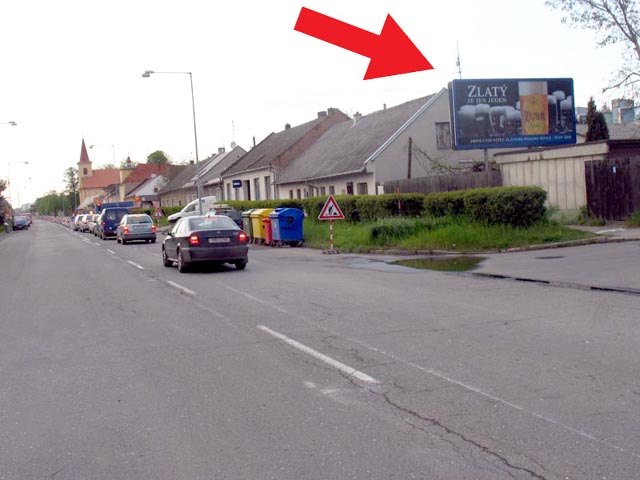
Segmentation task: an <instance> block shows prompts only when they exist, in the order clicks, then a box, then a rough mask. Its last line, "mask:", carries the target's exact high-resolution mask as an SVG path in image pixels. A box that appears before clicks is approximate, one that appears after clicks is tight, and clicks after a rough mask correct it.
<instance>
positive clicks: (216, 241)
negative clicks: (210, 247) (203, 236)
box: [209, 237, 230, 243]
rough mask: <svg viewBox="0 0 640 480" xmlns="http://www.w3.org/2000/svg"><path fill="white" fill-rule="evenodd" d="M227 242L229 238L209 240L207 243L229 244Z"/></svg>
mask: <svg viewBox="0 0 640 480" xmlns="http://www.w3.org/2000/svg"><path fill="white" fill-rule="evenodd" d="M229 241H230V239H229V237H215V238H210V239H209V243H229Z"/></svg>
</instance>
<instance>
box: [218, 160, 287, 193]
mask: <svg viewBox="0 0 640 480" xmlns="http://www.w3.org/2000/svg"><path fill="white" fill-rule="evenodd" d="M265 177H269V178H270V184H271V191H270V196H271V198H276V196H275V195H274V191H273V179H274V176H273V172H272V171H271V170H270V169H268V168H265V169H262V170H255V171H252V172H243V173H238V174H233V175H232V176H228V177H223V182H224V188H223V191H224V192H225V194H226V192H227V191H228V189H227V185H230V187H229V189H230V191H231V198H225V200H258V199H259V200H266V199H267V198H268V196H267V192H266V188H265ZM256 179H258V191H257V192H256V188H255V186H256V182H255V180H256ZM233 180H240V181H242V188H233ZM247 181H248V182H249V185H250V187H249V188H247V183H246V182H247Z"/></svg>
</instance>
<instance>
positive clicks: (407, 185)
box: [384, 170, 502, 194]
mask: <svg viewBox="0 0 640 480" xmlns="http://www.w3.org/2000/svg"><path fill="white" fill-rule="evenodd" d="M501 186H502V176H501V174H500V172H499V171H497V170H492V171H490V172H489V175H487V174H486V173H485V172H468V173H452V174H446V175H433V176H430V177H419V178H410V179H403V180H390V181H388V182H384V191H385V193H425V194H427V193H436V192H450V191H453V190H469V189H471V188H483V187H501Z"/></svg>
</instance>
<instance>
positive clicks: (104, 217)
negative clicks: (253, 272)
mask: <svg viewBox="0 0 640 480" xmlns="http://www.w3.org/2000/svg"><path fill="white" fill-rule="evenodd" d="M239 220H240V219H239ZM70 227H71V228H72V229H73V230H74V231H79V232H89V233H92V234H93V235H95V236H97V237H100V238H102V239H103V240H105V239H106V238H108V237H114V236H115V237H116V241H117V243H121V244H122V245H126V244H127V243H129V242H134V241H142V242H146V243H149V242H151V243H155V242H156V233H157V232H156V225H155V223H154V222H153V219H152V218H151V217H150V216H149V215H147V214H131V213H128V210H127V209H126V208H106V209H104V210H103V211H102V212H101V213H100V214H99V215H95V214H81V215H77V216H76V217H75V218H74V219H73V221H72V222H70ZM165 235H166V236H165V237H164V240H163V242H162V263H163V265H164V266H165V267H171V266H173V265H174V263H175V264H177V266H178V271H180V272H185V271H187V270H188V268H189V267H190V266H191V265H194V264H202V263H215V264H222V263H230V264H232V265H235V267H236V268H237V269H238V270H244V269H245V268H246V266H247V262H248V252H249V237H248V235H247V234H246V233H245V232H244V231H243V230H242V228H240V226H239V225H238V223H237V222H236V221H234V219H232V218H231V217H230V216H228V215H226V214H225V215H218V214H215V213H212V212H210V213H208V214H207V215H188V216H184V217H182V218H180V219H178V220H177V221H176V222H175V224H174V225H173V226H172V228H171V230H170V231H168V232H166V234H165Z"/></svg>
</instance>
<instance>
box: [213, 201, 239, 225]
mask: <svg viewBox="0 0 640 480" xmlns="http://www.w3.org/2000/svg"><path fill="white" fill-rule="evenodd" d="M209 214H213V215H226V216H227V217H229V218H230V219H231V220H233V221H234V222H236V223H237V224H238V226H239V227H242V212H239V211H238V210H236V209H235V208H233V207H230V206H229V205H215V206H214V207H213V209H212V210H211V211H210V212H209Z"/></svg>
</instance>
